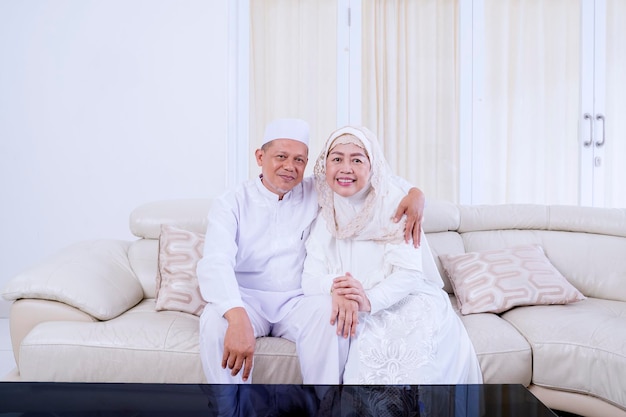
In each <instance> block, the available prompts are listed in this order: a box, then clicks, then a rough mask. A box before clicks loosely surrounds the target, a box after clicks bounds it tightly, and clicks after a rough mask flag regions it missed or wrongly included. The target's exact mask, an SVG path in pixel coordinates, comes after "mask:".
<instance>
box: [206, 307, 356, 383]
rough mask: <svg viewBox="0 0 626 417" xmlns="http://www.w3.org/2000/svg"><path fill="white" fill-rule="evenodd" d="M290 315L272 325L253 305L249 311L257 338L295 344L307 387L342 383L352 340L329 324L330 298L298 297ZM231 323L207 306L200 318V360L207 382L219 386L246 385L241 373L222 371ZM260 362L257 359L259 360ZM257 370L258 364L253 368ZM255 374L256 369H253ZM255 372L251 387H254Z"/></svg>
mask: <svg viewBox="0 0 626 417" xmlns="http://www.w3.org/2000/svg"><path fill="white" fill-rule="evenodd" d="M292 301H293V302H292V303H290V307H291V308H290V311H289V314H288V315H286V316H285V317H284V318H283V319H282V320H280V321H278V322H275V323H272V322H269V321H268V320H267V318H266V317H265V315H264V314H263V313H262V312H259V311H258V310H256V309H255V307H254V306H252V305H248V304H247V305H246V306H245V307H246V311H247V313H248V316H249V317H250V321H251V323H252V326H253V328H254V334H255V337H257V338H258V337H262V336H267V335H271V336H274V337H282V338H284V339H287V340H290V341H292V342H295V344H296V352H297V354H298V358H299V359H300V371H301V373H302V381H303V383H305V384H324V385H334V384H338V383H340V382H341V371H342V369H343V364H344V363H345V362H346V359H347V355H348V349H349V340H348V339H344V338H343V337H339V336H337V333H336V330H335V329H336V328H335V326H331V325H330V324H329V320H328V319H329V317H330V313H329V312H330V309H331V305H330V298H329V297H325V296H324V297H304V296H302V295H300V296H297V297H294V298H293V299H292ZM226 327H227V322H226V320H225V319H224V318H223V317H222V316H221V315H220V314H219V313H218V312H217V310H216V308H215V306H213V305H211V304H207V306H206V307H205V310H204V312H203V313H202V315H201V316H200V358H201V361H202V367H203V369H204V373H205V375H206V378H207V380H208V381H209V382H210V383H217V384H243V383H246V382H244V381H242V379H241V372H240V373H239V374H238V375H236V376H235V377H233V376H231V375H230V371H228V370H224V369H221V368H220V367H219V364H220V363H221V362H222V354H223V350H224V349H223V348H224V334H225V333H226ZM255 360H256V356H255ZM253 366H254V364H253ZM253 370H254V368H253ZM254 382H255V381H254V372H253V375H252V378H250V379H249V380H248V381H247V383H254Z"/></svg>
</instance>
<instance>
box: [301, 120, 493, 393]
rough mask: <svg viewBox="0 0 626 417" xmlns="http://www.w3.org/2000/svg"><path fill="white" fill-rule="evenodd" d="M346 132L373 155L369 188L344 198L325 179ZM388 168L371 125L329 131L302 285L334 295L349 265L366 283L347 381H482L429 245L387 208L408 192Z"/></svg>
mask: <svg viewBox="0 0 626 417" xmlns="http://www.w3.org/2000/svg"><path fill="white" fill-rule="evenodd" d="M346 133H347V134H350V135H353V136H356V137H357V138H358V139H359V140H360V141H361V142H362V143H363V145H364V147H365V149H366V150H367V153H368V156H369V162H370V166H371V172H370V181H369V187H366V188H365V190H366V194H365V195H363V194H364V193H362V192H359V193H356V194H355V195H353V196H350V197H341V196H339V195H337V194H335V193H333V192H332V189H331V187H330V186H329V185H328V183H327V182H326V179H325V176H326V169H325V167H326V159H327V155H328V153H329V151H330V150H332V146H333V142H334V140H335V138H337V137H339V136H340V135H341V134H346ZM389 171H390V170H389V168H388V165H387V162H386V161H385V158H384V156H383V154H382V151H381V150H380V149H379V147H378V143H377V141H376V138H375V137H374V136H373V134H372V133H371V132H370V131H369V130H367V129H365V128H353V127H348V128H341V129H338V130H337V131H336V132H335V133H333V134H331V136H330V137H329V139H328V141H327V144H326V146H325V147H324V149H323V150H322V152H321V153H320V156H319V158H318V160H317V162H316V166H315V186H316V189H317V190H318V194H319V202H320V206H321V213H322V215H320V216H318V218H317V219H316V221H315V223H314V224H313V228H312V231H311V235H310V237H309V239H308V240H307V244H306V248H307V258H306V261H305V265H304V272H303V277H302V287H303V290H304V291H305V294H307V295H309V294H316V293H317V294H329V292H330V291H328V292H326V289H327V288H328V289H330V286H331V285H332V280H333V278H334V277H337V276H342V275H345V274H346V273H348V272H349V273H351V274H352V275H353V276H354V277H355V278H356V279H358V280H359V281H360V282H361V283H362V285H363V288H364V289H365V292H366V294H367V297H368V299H369V301H370V304H371V311H370V312H361V313H360V314H359V324H358V328H357V335H356V336H355V337H352V339H351V346H350V353H349V356H348V362H347V364H346V369H345V372H344V383H352V384H354V383H359V384H403V383H416V384H418V383H419V384H443V383H446V384H459V383H479V382H482V375H481V372H480V367H479V364H478V359H477V358H476V354H475V352H474V348H473V346H472V344H471V342H470V340H469V337H468V335H467V332H466V331H465V328H464V327H463V325H462V323H461V321H460V319H459V317H458V316H457V315H456V313H455V312H454V310H453V308H452V306H451V304H450V300H449V299H448V295H447V293H446V292H445V291H443V290H442V287H443V281H442V280H441V277H440V276H439V273H438V271H437V269H436V268H434V267H432V266H431V265H434V261H433V260H432V259H431V260H430V261H429V262H428V265H429V275H425V274H424V269H423V266H422V257H423V256H424V257H426V258H428V257H430V258H432V255H431V254H430V251H428V252H424V249H422V248H417V249H416V248H414V247H413V245H412V244H407V243H404V242H403V240H402V236H401V230H402V229H401V228H400V229H399V230H398V229H396V230H395V231H394V227H395V225H394V224H393V222H392V220H391V219H390V218H389V216H388V214H387V213H388V212H391V211H392V210H393V208H394V207H396V206H397V204H398V203H399V201H400V200H401V198H402V197H403V195H402V191H401V190H400V189H399V188H397V187H396V186H395V185H393V183H392V182H391V181H389V175H390V172H389ZM390 231H391V233H390ZM422 240H423V241H426V238H425V237H424V236H423V237H422ZM326 297H327V298H330V297H331V296H330V295H327V296H326Z"/></svg>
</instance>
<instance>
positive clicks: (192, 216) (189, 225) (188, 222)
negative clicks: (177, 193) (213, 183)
mask: <svg viewBox="0 0 626 417" xmlns="http://www.w3.org/2000/svg"><path fill="white" fill-rule="evenodd" d="M210 206H211V200H210V199H208V198H205V199H203V198H196V199H186V200H162V201H154V202H150V203H146V204H143V205H141V206H139V207H137V208H136V209H134V210H133V211H132V213H131V214H130V220H129V223H130V231H131V232H132V233H133V234H134V235H135V236H137V237H140V238H144V239H158V238H159V235H160V234H161V225H162V224H169V225H171V226H176V227H180V228H181V229H185V230H191V231H193V232H197V233H205V232H206V225H207V215H208V213H209V207H210Z"/></svg>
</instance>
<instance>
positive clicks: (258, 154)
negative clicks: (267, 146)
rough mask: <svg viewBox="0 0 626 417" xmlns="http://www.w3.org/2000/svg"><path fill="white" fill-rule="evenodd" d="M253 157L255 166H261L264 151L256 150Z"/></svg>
mask: <svg viewBox="0 0 626 417" xmlns="http://www.w3.org/2000/svg"><path fill="white" fill-rule="evenodd" d="M254 157H255V158H256V164H257V165H258V166H260V167H261V166H263V158H264V157H265V151H264V150H263V149H257V150H256V151H254Z"/></svg>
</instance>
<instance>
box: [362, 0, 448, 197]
mask: <svg viewBox="0 0 626 417" xmlns="http://www.w3.org/2000/svg"><path fill="white" fill-rule="evenodd" d="M362 10H363V21H362V32H363V35H362V48H363V58H362V59H363V60H362V62H363V65H362V83H363V90H362V97H363V103H362V121H363V122H362V123H363V124H364V125H365V126H367V127H368V128H370V129H371V130H372V131H374V132H376V133H377V135H378V137H379V139H380V140H381V141H382V143H383V149H384V152H385V156H386V157H387V159H388V160H389V162H390V164H391V166H392V168H393V170H394V172H395V173H396V174H398V175H400V176H402V177H404V178H406V179H407V180H409V181H411V182H412V183H413V184H415V185H417V186H419V187H420V188H421V189H422V190H424V191H425V192H426V195H427V196H428V197H429V198H435V199H447V200H450V201H457V200H458V195H459V192H458V191H459V179H458V175H459V171H458V166H459V160H458V159H459V144H458V142H459V138H458V115H459V113H458V65H457V52H458V51H457V40H458V39H457V38H458V1H457V0H420V1H415V0H364V1H363V3H362Z"/></svg>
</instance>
